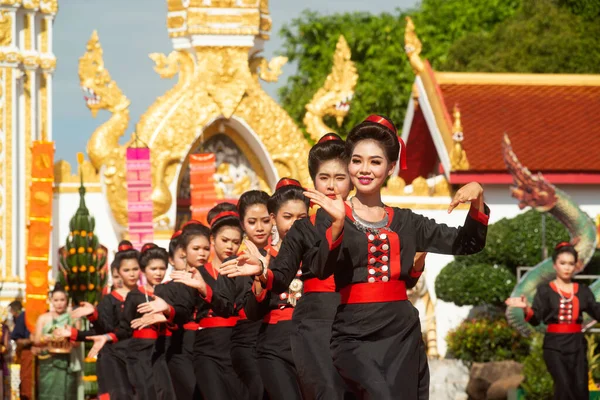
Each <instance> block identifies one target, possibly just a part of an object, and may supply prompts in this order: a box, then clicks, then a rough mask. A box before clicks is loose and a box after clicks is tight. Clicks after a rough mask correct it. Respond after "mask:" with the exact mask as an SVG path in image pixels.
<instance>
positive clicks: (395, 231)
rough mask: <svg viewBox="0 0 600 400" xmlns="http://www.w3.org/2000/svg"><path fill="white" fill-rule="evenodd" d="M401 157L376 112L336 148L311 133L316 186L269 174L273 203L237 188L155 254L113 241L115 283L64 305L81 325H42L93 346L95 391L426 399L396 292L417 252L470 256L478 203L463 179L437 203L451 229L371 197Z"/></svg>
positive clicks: (420, 362) (406, 285) (417, 264)
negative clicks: (89, 299) (233, 197)
mask: <svg viewBox="0 0 600 400" xmlns="http://www.w3.org/2000/svg"><path fill="white" fill-rule="evenodd" d="M405 153H406V150H405V146H404V143H403V142H402V140H401V139H399V137H398V135H397V130H396V127H395V125H394V124H393V122H392V121H390V120H389V119H388V118H386V117H383V116H379V115H372V116H369V117H368V118H367V119H365V121H363V122H362V123H360V124H358V125H357V126H356V127H354V128H353V129H352V130H351V131H350V132H349V134H348V136H347V139H346V141H343V140H342V139H341V138H340V137H339V136H337V135H335V134H328V135H326V136H324V137H323V138H322V139H321V140H320V141H319V142H318V143H317V144H316V145H315V146H313V148H312V149H311V150H310V153H309V157H308V169H309V172H310V176H311V178H312V180H313V183H314V187H315V189H304V188H302V186H301V185H300V183H299V182H298V181H296V180H294V179H289V178H284V179H281V180H280V181H279V183H278V184H277V187H276V190H275V192H274V194H273V195H272V196H269V195H268V194H266V193H265V192H262V191H257V190H252V191H248V192H246V193H244V194H243V195H242V196H241V197H240V199H239V201H238V204H237V206H234V205H232V204H230V203H221V204H218V205H216V206H215V207H214V208H213V209H211V210H210V212H209V213H208V218H207V219H208V222H209V225H210V226H205V225H203V224H201V223H199V222H196V221H190V222H188V223H186V224H185V225H184V226H183V227H182V229H181V230H180V231H178V232H176V233H175V234H174V235H173V237H172V239H171V241H170V244H169V249H163V248H160V247H158V246H156V245H154V244H147V245H145V246H144V247H143V248H142V250H141V252H138V251H137V250H135V249H134V248H133V247H132V246H131V244H130V243H129V242H127V241H123V242H121V243H120V245H119V248H118V252H117V253H116V255H115V258H114V261H113V262H112V264H111V267H112V273H113V275H115V276H118V277H120V278H121V279H122V281H123V287H122V288H120V289H116V290H113V291H112V292H111V293H110V294H109V295H106V296H105V297H103V298H102V300H101V301H100V302H99V304H98V305H97V306H96V307H94V306H93V305H91V304H87V303H83V304H81V305H80V306H79V307H78V308H77V309H75V310H74V311H73V312H72V316H73V317H74V318H79V317H87V318H88V319H89V321H90V322H91V330H90V331H79V330H76V329H74V328H72V329H62V330H60V329H59V330H57V331H56V334H58V335H62V336H64V337H69V338H70V339H71V340H74V341H81V340H91V341H93V342H94V345H93V347H92V350H91V351H90V354H89V355H90V356H95V355H97V357H98V358H97V375H98V384H99V391H100V393H101V394H102V396H104V398H111V399H130V398H134V396H135V397H136V398H138V399H174V398H177V399H192V398H197V399H211V400H212V399H232V398H239V399H264V398H270V399H286V400H287V399H303V398H304V399H353V398H360V399H363V398H365V399H367V398H368V399H427V398H428V396H429V368H428V364H427V357H426V352H425V344H424V342H423V339H422V334H421V326H420V321H419V315H418V311H417V310H416V309H415V308H414V307H413V305H412V304H411V303H410V302H409V301H408V298H407V289H410V288H412V287H414V286H415V285H416V283H417V281H418V279H419V277H420V275H421V274H422V272H423V268H424V258H425V254H426V253H427V252H434V253H441V254H454V255H459V254H460V255H467V254H473V253H476V252H478V251H480V250H481V249H482V248H483V247H484V246H485V239H486V233H487V222H488V218H489V208H488V207H487V206H486V205H485V204H484V202H483V189H482V187H481V186H480V185H479V184H477V183H469V184H467V185H465V186H463V187H462V188H460V189H459V190H458V191H457V192H456V194H455V196H454V198H453V200H452V202H451V203H450V205H449V208H448V212H451V211H452V210H453V209H454V208H455V207H456V206H458V205H459V204H460V203H466V202H470V204H471V207H470V210H469V212H468V214H467V217H466V220H465V223H464V225H463V226H462V227H459V228H453V227H448V226H447V225H444V224H438V223H436V222H435V221H434V220H432V219H429V218H426V217H423V216H421V215H419V214H416V213H413V212H412V211H410V210H407V209H400V208H394V207H388V206H386V205H385V204H383V202H382V199H381V188H382V187H383V185H384V183H385V181H386V179H387V178H389V177H390V176H391V175H392V174H393V171H394V170H395V167H396V164H397V163H398V162H399V161H400V163H401V165H402V167H403V168H405V167H406V157H405ZM351 189H355V191H356V194H355V195H354V196H353V197H351V198H348V195H349V193H350V191H351ZM311 202H312V204H313V205H316V206H318V208H319V210H318V211H317V212H316V213H314V214H313V215H311V216H309V206H310V203H311ZM272 230H274V231H275V232H276V235H275V237H276V239H275V240H273V239H272V236H273V235H272V234H271V233H272V232H271V231H272ZM211 246H212V249H213V250H214V256H213V257H212V259H211ZM169 264H171V265H172V266H173V272H172V273H171V274H170V276H169V277H168V278H169V279H168V280H167V281H166V282H164V283H162V282H163V280H164V278H165V274H166V271H167V266H168V265H169ZM140 274H143V275H144V276H145V278H146V282H147V284H146V285H145V286H140V287H138V286H137V282H138V279H139V275H140Z"/></svg>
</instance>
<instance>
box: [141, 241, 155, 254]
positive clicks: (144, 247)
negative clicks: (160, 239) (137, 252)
mask: <svg viewBox="0 0 600 400" xmlns="http://www.w3.org/2000/svg"><path fill="white" fill-rule="evenodd" d="M155 247H158V246H157V245H155V244H154V243H146V244H145V245H143V246H142V253H144V252H146V251H148V250H150V249H153V248H155Z"/></svg>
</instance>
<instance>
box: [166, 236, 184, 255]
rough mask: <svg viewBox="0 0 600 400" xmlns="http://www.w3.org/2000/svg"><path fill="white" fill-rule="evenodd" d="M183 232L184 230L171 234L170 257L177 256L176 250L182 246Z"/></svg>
mask: <svg viewBox="0 0 600 400" xmlns="http://www.w3.org/2000/svg"><path fill="white" fill-rule="evenodd" d="M181 233H182V231H180V230H179V231H177V232H175V233H174V234H173V236H171V240H170V241H169V258H173V257H174V256H175V250H177V249H178V248H179V247H182V246H181V240H180V237H181Z"/></svg>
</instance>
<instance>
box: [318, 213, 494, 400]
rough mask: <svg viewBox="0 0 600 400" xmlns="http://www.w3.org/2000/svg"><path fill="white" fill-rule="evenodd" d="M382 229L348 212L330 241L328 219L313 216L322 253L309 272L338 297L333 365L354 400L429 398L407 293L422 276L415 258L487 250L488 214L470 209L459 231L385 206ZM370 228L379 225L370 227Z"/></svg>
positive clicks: (421, 346)
mask: <svg viewBox="0 0 600 400" xmlns="http://www.w3.org/2000/svg"><path fill="white" fill-rule="evenodd" d="M385 211H386V213H387V217H386V218H387V222H385V221H386V219H384V220H383V221H381V222H385V224H382V225H381V228H377V229H375V228H367V226H366V225H365V224H361V223H359V222H358V221H356V219H355V217H354V215H353V211H352V209H351V207H350V206H348V205H346V218H345V223H344V228H343V231H342V233H341V235H340V237H339V238H337V239H336V240H335V241H334V240H333V238H332V232H331V218H330V217H329V215H328V214H327V213H325V212H324V211H323V210H319V211H318V212H317V218H316V227H317V231H318V232H319V237H320V240H319V243H318V245H319V248H318V252H317V254H316V255H315V257H314V259H313V263H312V265H311V270H312V271H313V272H314V273H315V274H316V275H317V277H319V278H322V279H325V278H328V277H330V276H331V275H334V279H335V283H336V288H337V290H338V291H339V292H340V295H341V299H340V303H341V304H340V306H339V307H338V309H337V312H336V315H335V318H334V322H333V326H332V338H331V354H332V357H333V363H334V365H335V367H336V368H337V370H338V371H339V372H340V375H341V376H342V378H344V380H345V381H346V382H347V384H348V385H349V386H350V387H351V388H352V390H353V392H354V393H355V394H356V395H357V396H358V397H359V398H372V399H378V400H386V399H399V398H402V399H404V398H406V399H417V398H427V397H428V394H427V392H428V387H425V385H424V383H423V382H428V375H429V370H428V368H427V356H426V352H425V346H424V343H423V339H422V334H421V324H420V321H419V313H418V311H417V310H416V309H415V307H413V305H412V304H411V303H410V301H408V297H407V294H406V288H407V287H408V286H410V285H411V284H414V283H415V281H416V280H417V279H418V277H419V275H420V273H416V272H415V271H414V270H413V269H412V265H413V261H414V256H415V253H416V252H417V251H420V252H431V253H441V254H453V255H459V254H461V255H462V254H464V255H466V254H473V253H477V252H478V251H481V249H483V247H484V246H485V239H486V234H487V222H488V218H489V217H488V215H489V209H488V208H487V206H485V211H484V212H485V213H484V212H480V211H479V210H477V209H475V208H474V207H473V206H472V207H471V210H470V211H469V213H468V215H467V218H466V220H465V225H464V226H463V227H460V228H451V227H448V226H447V225H443V224H438V223H436V222H435V221H434V220H432V219H429V218H426V217H424V216H422V215H419V214H415V213H413V212H412V211H410V210H407V209H400V208H392V207H385ZM370 225H372V226H374V225H376V224H373V223H370Z"/></svg>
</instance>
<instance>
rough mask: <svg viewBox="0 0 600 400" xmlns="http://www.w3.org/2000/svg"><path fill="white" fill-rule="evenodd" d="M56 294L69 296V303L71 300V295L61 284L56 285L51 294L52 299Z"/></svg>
mask: <svg viewBox="0 0 600 400" xmlns="http://www.w3.org/2000/svg"><path fill="white" fill-rule="evenodd" d="M54 293H62V294H64V295H65V296H67V301H68V300H69V295H68V294H67V291H66V290H65V288H64V287H63V285H62V284H61V283H60V282H56V285H54V289H52V291H51V292H50V297H52V296H53V295H54Z"/></svg>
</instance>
